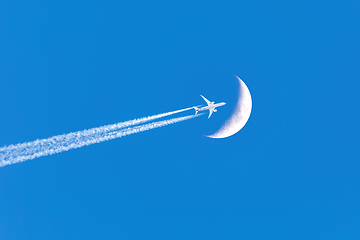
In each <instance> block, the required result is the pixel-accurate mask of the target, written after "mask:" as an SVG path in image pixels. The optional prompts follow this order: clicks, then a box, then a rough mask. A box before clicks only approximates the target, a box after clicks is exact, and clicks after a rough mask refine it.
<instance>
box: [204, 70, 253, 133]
mask: <svg viewBox="0 0 360 240" xmlns="http://www.w3.org/2000/svg"><path fill="white" fill-rule="evenodd" d="M235 77H236V78H237V79H238V80H239V84H240V87H239V99H238V102H237V104H236V107H235V109H234V112H233V113H232V115H231V116H230V118H229V119H228V120H226V122H225V123H224V125H223V126H222V127H221V128H220V129H219V130H218V131H216V132H215V133H213V134H211V135H209V136H206V137H209V138H226V137H230V136H232V135H234V134H235V133H237V132H238V131H240V130H241V129H242V128H243V127H244V126H245V124H246V122H247V121H248V119H249V117H250V113H251V109H252V100H251V95H250V91H249V89H248V87H247V86H246V85H245V83H244V82H243V81H242V80H241V79H240V78H239V77H238V76H235Z"/></svg>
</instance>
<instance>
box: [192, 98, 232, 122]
mask: <svg viewBox="0 0 360 240" xmlns="http://www.w3.org/2000/svg"><path fill="white" fill-rule="evenodd" d="M200 96H201V97H202V98H203V99H204V100H205V102H206V103H207V106H206V107H201V108H198V107H193V108H194V109H195V115H196V114H197V113H198V112H201V111H206V110H209V117H208V118H210V117H211V114H212V113H213V112H217V109H215V108H217V107H221V106H224V105H225V104H226V103H224V102H221V103H216V104H215V102H210V101H209V100H207V99H206V98H205V97H204V96H203V95H200Z"/></svg>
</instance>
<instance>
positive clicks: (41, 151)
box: [0, 108, 201, 167]
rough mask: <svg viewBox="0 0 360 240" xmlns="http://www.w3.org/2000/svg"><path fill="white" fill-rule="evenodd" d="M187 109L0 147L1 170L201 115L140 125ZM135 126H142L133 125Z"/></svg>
mask: <svg viewBox="0 0 360 240" xmlns="http://www.w3.org/2000/svg"><path fill="white" fill-rule="evenodd" d="M190 109H192V108H185V109H181V110H177V111H172V112H167V113H162V114H157V115H153V116H149V117H144V118H139V119H134V120H130V121H125V122H120V123H116V124H111V125H106V126H102V127H97V128H91V129H87V130H83V131H78V132H72V133H68V134H62V135H58V136H54V137H50V138H46V139H40V140H35V141H32V142H26V143H19V144H16V145H10V146H5V147H1V148H0V167H4V166H6V165H10V164H14V163H19V162H24V161H27V160H31V159H34V158H38V157H41V156H48V155H52V154H55V153H60V152H65V151H68V150H70V149H76V148H80V147H83V146H88V145H91V144H95V143H100V142H105V141H108V140H111V139H115V138H121V137H124V136H127V135H131V134H135V133H139V132H144V131H147V130H150V129H154V128H159V127H163V126H166V125H170V124H174V123H177V122H181V121H185V120H188V119H192V118H195V117H198V116H200V115H201V114H198V115H188V116H184V117H177V118H172V119H168V120H163V121H158V122H152V123H148V124H143V123H146V122H149V121H153V120H156V119H159V118H163V117H166V116H170V115H173V114H176V113H180V112H184V111H187V110H190ZM138 124H143V125H139V126H135V125H138Z"/></svg>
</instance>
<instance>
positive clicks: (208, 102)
mask: <svg viewBox="0 0 360 240" xmlns="http://www.w3.org/2000/svg"><path fill="white" fill-rule="evenodd" d="M200 96H201V97H202V98H203V99H204V100H205V102H206V103H207V105H210V103H211V102H210V101H209V100H207V99H206V98H205V97H204V96H203V95H200Z"/></svg>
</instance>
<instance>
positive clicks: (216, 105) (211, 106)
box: [198, 102, 226, 112]
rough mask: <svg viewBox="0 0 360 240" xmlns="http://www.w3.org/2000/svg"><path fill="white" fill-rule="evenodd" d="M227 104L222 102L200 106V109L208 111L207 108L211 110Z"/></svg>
mask: <svg viewBox="0 0 360 240" xmlns="http://www.w3.org/2000/svg"><path fill="white" fill-rule="evenodd" d="M225 104H226V103H224V102H221V103H217V104H213V105H209V106H206V107H201V108H198V111H199V112H201V111H206V110H210V109H213V110H214V109H215V108H217V107H221V106H224V105H225Z"/></svg>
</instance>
